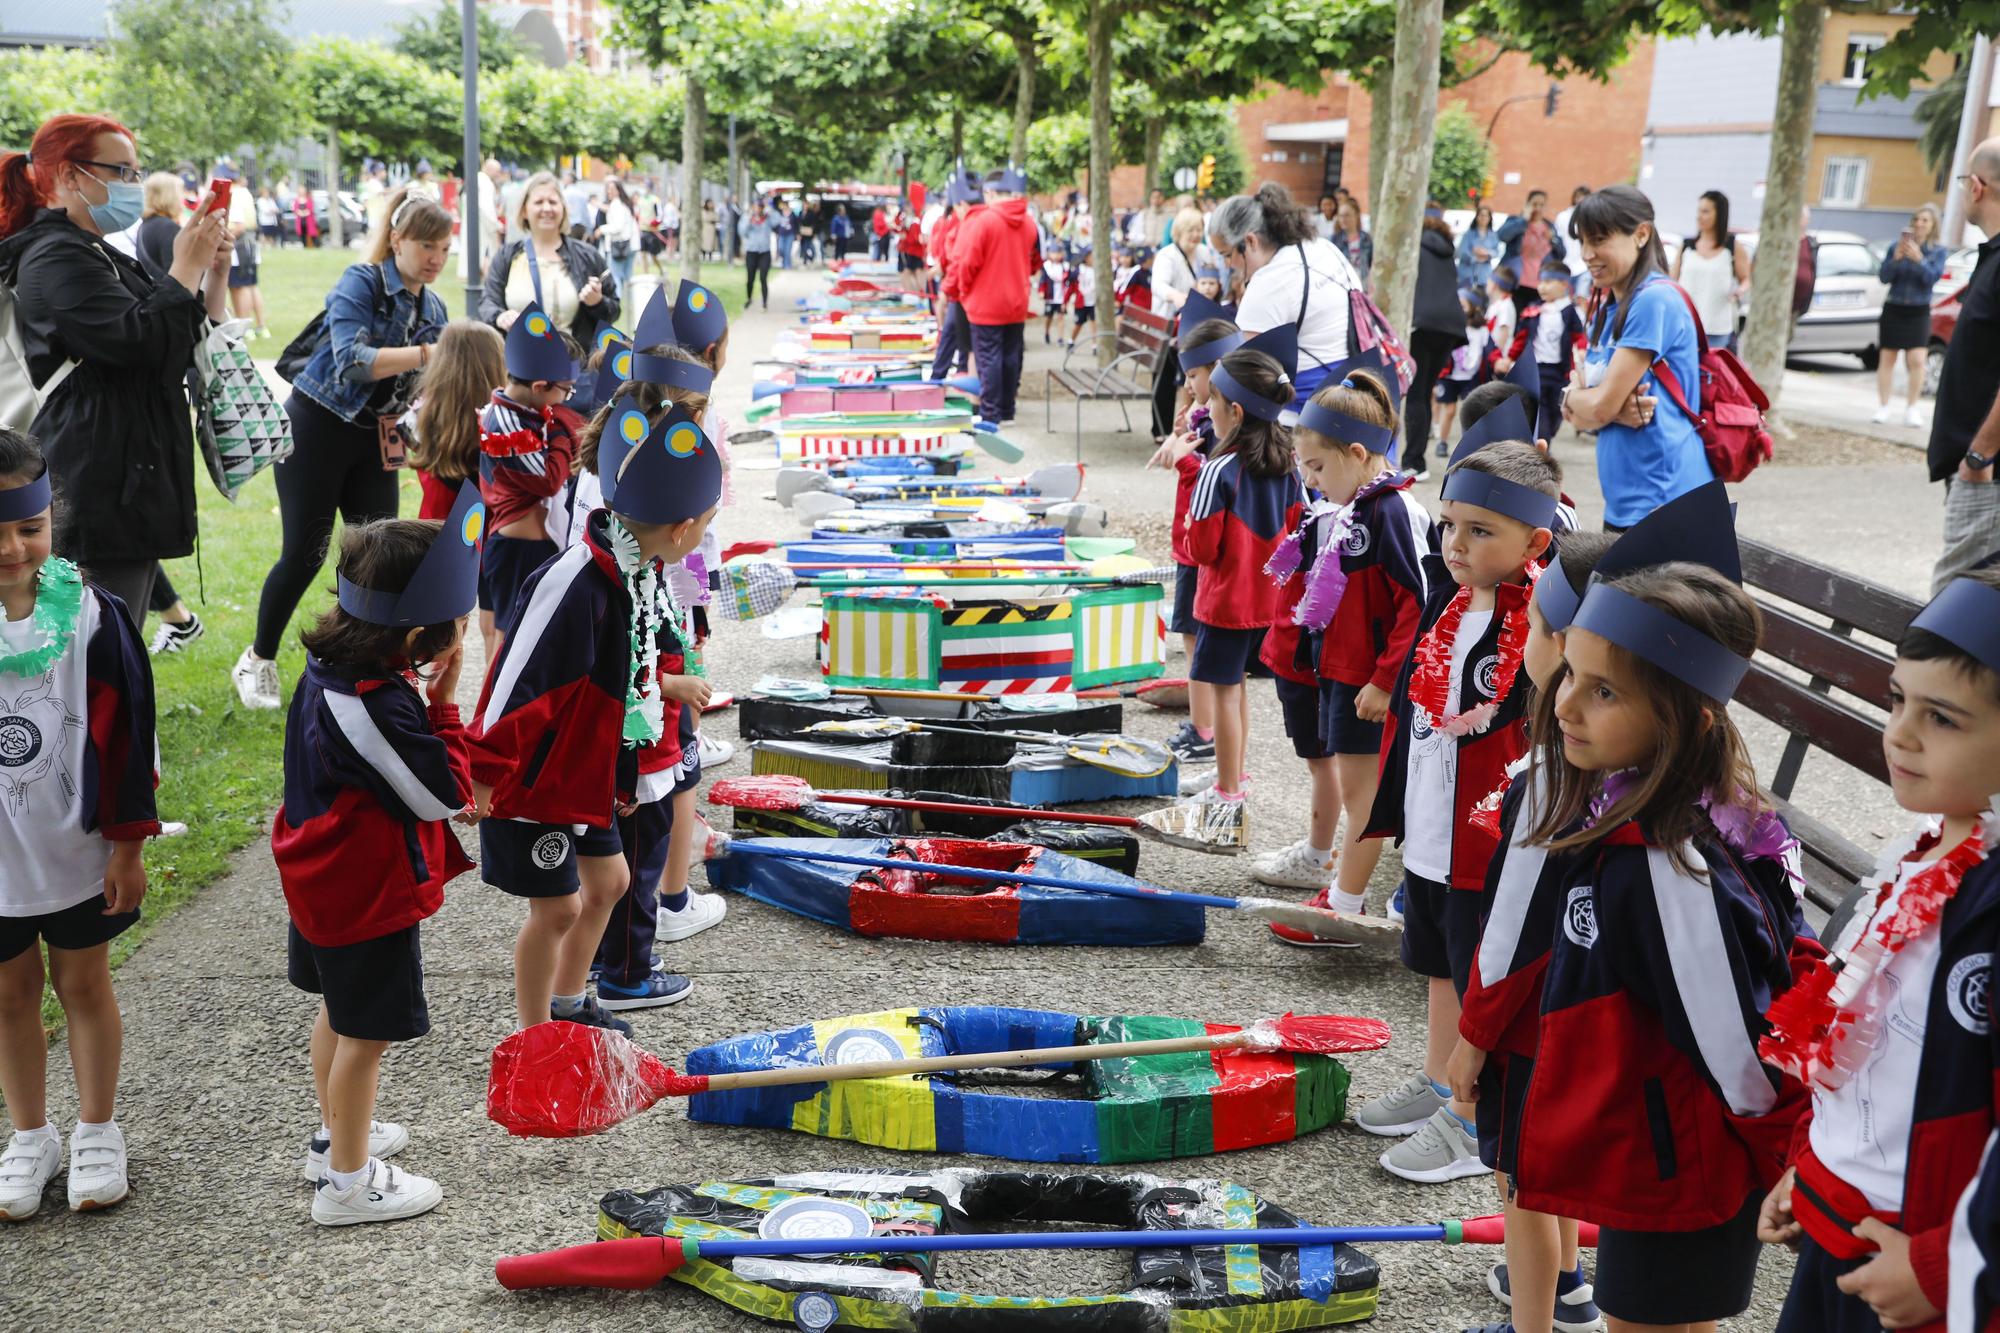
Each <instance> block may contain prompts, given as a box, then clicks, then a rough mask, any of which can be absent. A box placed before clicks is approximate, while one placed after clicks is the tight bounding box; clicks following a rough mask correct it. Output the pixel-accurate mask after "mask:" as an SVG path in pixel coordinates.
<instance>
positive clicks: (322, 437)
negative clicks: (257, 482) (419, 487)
mask: <svg viewBox="0 0 2000 1333" xmlns="http://www.w3.org/2000/svg"><path fill="white" fill-rule="evenodd" d="M285 415H287V416H288V417H290V418H291V419H292V456H291V457H290V458H287V459H286V460H285V461H284V462H282V463H280V464H278V465H277V467H275V468H273V469H272V471H273V472H274V473H275V474H276V475H277V479H278V514H279V517H280V518H281V519H282V520H283V521H284V526H285V537H284V546H283V548H282V549H281V550H280V551H279V553H278V563H277V564H275V565H272V566H271V572H270V573H269V574H267V575H266V576H265V578H264V595H263V596H262V597H261V598H260V599H259V600H258V602H257V639H256V642H255V643H254V644H253V645H252V651H253V652H255V653H256V654H257V656H259V657H261V658H264V659H265V660H267V661H269V660H271V659H273V658H275V657H277V655H278V643H279V641H280V640H281V639H283V638H284V636H285V627H286V626H287V625H289V624H291V623H292V612H294V611H296V610H298V607H299V599H300V598H301V597H303V596H305V592H306V589H307V588H309V587H311V586H312V581H313V580H314V579H315V578H317V577H319V572H320V569H321V567H322V566H324V565H325V564H326V544H327V541H328V540H329V539H330V538H331V537H332V536H333V516H334V512H335V511H336V510H338V511H339V513H340V521H341V522H343V523H348V524H355V523H366V522H368V521H369V520H371V519H377V518H394V517H395V516H396V502H397V495H396V480H397V474H396V473H394V472H391V471H388V470H387V469H385V468H384V467H383V466H382V451H381V446H380V445H378V444H377V443H376V439H375V426H374V424H373V423H372V422H370V423H369V424H367V425H361V426H357V425H354V424H353V423H351V422H347V421H343V420H341V419H340V418H339V417H337V416H335V415H334V414H333V413H331V412H329V411H327V410H326V409H325V408H323V407H321V406H320V405H319V404H318V403H315V402H314V401H312V399H310V398H307V397H305V396H303V395H302V394H298V393H294V394H292V396H291V397H290V398H287V399H286V400H285Z"/></svg>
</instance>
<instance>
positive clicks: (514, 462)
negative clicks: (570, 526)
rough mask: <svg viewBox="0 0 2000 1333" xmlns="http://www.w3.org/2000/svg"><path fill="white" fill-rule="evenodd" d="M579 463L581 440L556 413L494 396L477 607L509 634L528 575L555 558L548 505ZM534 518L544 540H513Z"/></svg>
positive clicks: (484, 445)
mask: <svg viewBox="0 0 2000 1333" xmlns="http://www.w3.org/2000/svg"><path fill="white" fill-rule="evenodd" d="M567 415H568V417H569V419H570V420H576V419H577V418H576V415H575V414H574V413H569V414H567ZM575 457H576V436H575V435H574V434H572V433H571V432H570V430H569V429H568V427H567V422H565V421H564V420H563V419H561V418H559V417H558V416H557V415H556V412H555V410H554V409H552V408H546V407H524V406H522V405H521V404H520V403H517V402H515V401H514V400H513V399H511V398H509V397H508V396H507V394H506V392H505V391H504V390H500V389H495V390H494V391H493V401H492V402H490V403H488V404H487V405H486V406H485V408H484V409H482V410H481V412H480V414H479V498H480V500H481V501H483V502H484V503H485V505H486V541H485V544H484V545H483V546H482V547H481V548H480V552H479V605H480V608H481V609H482V610H487V611H491V612H492V613H493V623H494V624H495V625H496V626H497V627H498V628H499V629H500V630H501V631H502V632H503V633H507V632H511V631H512V629H513V613H514V609H515V602H516V600H517V599H518V598H519V596H520V593H521V588H522V586H523V585H524V584H525V583H526V582H527V579H528V575H530V574H532V573H534V571H535V570H536V569H538V568H540V567H541V565H542V563H543V562H544V561H546V560H548V559H549V558H550V557H551V556H553V555H554V554H555V553H556V544H555V543H554V542H553V541H551V540H549V537H548V514H547V511H546V506H547V504H548V502H549V499H550V497H551V496H554V495H556V494H558V493H560V492H561V491H562V489H563V486H564V484H565V483H566V482H568V480H569V474H570V468H571V466H572V464H573V462H574V460H575ZM530 516H533V517H534V518H535V520H536V524H535V526H536V527H537V528H539V529H541V532H542V535H541V536H539V537H537V536H533V535H529V536H509V535H508V534H507V531H506V529H508V528H509V527H512V526H513V525H514V524H516V523H518V522H520V521H521V520H522V519H524V518H528V517H530Z"/></svg>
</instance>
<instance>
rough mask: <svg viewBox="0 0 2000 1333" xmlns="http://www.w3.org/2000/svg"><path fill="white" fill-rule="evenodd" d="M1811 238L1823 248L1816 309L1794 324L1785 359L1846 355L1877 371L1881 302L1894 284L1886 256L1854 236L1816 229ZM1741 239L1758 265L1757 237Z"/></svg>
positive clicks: (1815, 290)
mask: <svg viewBox="0 0 2000 1333" xmlns="http://www.w3.org/2000/svg"><path fill="white" fill-rule="evenodd" d="M1808 234H1809V235H1810V236H1811V237H1812V238H1813V239H1814V240H1815V241H1816V242H1818V248H1817V250H1816V252H1815V253H1817V255H1818V256H1819V259H1818V264H1819V268H1818V272H1817V273H1816V274H1815V276H1814V279H1813V295H1812V305H1811V306H1810V307H1808V308H1807V310H1806V312H1805V313H1804V314H1803V315H1800V316H1799V317H1798V319H1797V320H1796V321H1795V322H1794V323H1793V325H1792V341H1791V343H1790V345H1789V346H1788V347H1787V348H1786V354H1787V355H1791V356H1820V355H1826V354H1829V353H1841V354H1844V355H1848V356H1854V357H1858V358H1860V361H1861V364H1862V365H1864V366H1866V367H1867V368H1868V369H1870V370H1873V369H1874V368H1875V363H1876V361H1877V360H1879V359H1880V354H1881V349H1880V348H1879V347H1877V346H1876V343H1875V339H1876V338H1877V337H1878V336H1879V334H1880V331H1881V325H1882V302H1883V300H1884V299H1885V298H1886V297H1887V296H1888V295H1889V284H1888V283H1886V282H1883V281H1882V279H1881V277H1880V274H1881V271H1882V254H1881V252H1880V251H1879V250H1877V249H1876V248H1875V247H1874V246H1872V245H1870V244H1869V243H1868V241H1867V239H1866V238H1865V237H1862V236H1859V235H1857V234H1855V233H1854V232H1851V231H1820V230H1818V229H1814V230H1813V231H1811V232H1809V233H1808ZM1739 239H1741V240H1743V241H1745V242H1747V243H1748V244H1749V246H1750V253H1751V257H1752V258H1753V259H1754V258H1755V257H1756V253H1757V250H1756V247H1757V234H1756V233H1755V232H1746V233H1744V234H1743V235H1742V236H1741V237H1740V238H1739Z"/></svg>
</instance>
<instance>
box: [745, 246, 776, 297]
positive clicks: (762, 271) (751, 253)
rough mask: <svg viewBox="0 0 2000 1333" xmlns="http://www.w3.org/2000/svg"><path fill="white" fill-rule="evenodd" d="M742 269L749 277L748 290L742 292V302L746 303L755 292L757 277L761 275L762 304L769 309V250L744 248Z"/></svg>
mask: <svg viewBox="0 0 2000 1333" xmlns="http://www.w3.org/2000/svg"><path fill="white" fill-rule="evenodd" d="M743 271H744V273H746V274H747V275H749V279H750V286H749V290H747V291H745V292H744V293H743V303H744V304H745V305H748V304H749V303H750V298H751V297H753V296H755V295H756V294H757V279H758V277H759V276H760V275H761V276H762V277H763V279H764V306H765V308H766V309H769V308H770V305H771V252H770V251H769V250H745V251H744V252H743Z"/></svg>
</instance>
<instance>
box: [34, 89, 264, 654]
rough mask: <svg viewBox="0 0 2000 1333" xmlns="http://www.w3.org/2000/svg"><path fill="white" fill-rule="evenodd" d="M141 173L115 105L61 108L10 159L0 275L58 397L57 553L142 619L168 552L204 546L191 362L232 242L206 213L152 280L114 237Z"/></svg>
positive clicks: (42, 378) (54, 439)
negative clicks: (63, 111)
mask: <svg viewBox="0 0 2000 1333" xmlns="http://www.w3.org/2000/svg"><path fill="white" fill-rule="evenodd" d="M31 158H32V163H31V162H30V159H31ZM143 179H144V173H142V172H141V171H140V170H139V153H138V150H137V149H136V148H135V147H134V146H133V142H132V132H131V131H130V130H128V129H126V128H125V127H124V126H123V125H120V124H119V123H118V122H117V121H115V120H110V119H107V118H106V117H103V116H77V115H61V116H53V117H51V118H50V119H49V120H48V121H47V122H45V123H44V124H43V125H42V127H41V128H40V129H38V130H37V131H35V137H34V140H33V141H32V143H31V144H30V145H29V151H28V153H27V154H26V155H23V154H21V153H9V154H7V155H6V156H5V157H0V237H4V238H5V240H4V241H0V282H4V283H6V284H8V285H9V286H11V287H12V288H13V289H14V304H15V312H16V315H17V317H18V319H19V323H20V330H21V340H22V344H23V346H24V348H25V350H26V352H27V362H28V373H29V375H30V376H32V377H33V379H34V381H35V383H36V384H37V385H39V386H40V387H41V390H42V391H43V392H44V393H45V394H46V398H45V399H44V400H43V402H42V404H41V410H40V411H39V412H37V413H36V414H35V419H34V422H33V423H32V424H31V425H30V427H29V433H30V434H32V435H33V436H34V437H35V438H36V439H38V440H39V441H40V442H41V446H42V450H43V452H44V453H45V454H46V455H47V456H48V461H49V471H50V473H51V474H52V476H53V481H54V485H55V488H56V493H57V494H58V495H59V496H60V497H61V498H62V501H63V503H62V504H61V505H60V506H59V508H58V510H57V513H58V518H59V521H58V523H57V525H56V534H55V539H56V550H57V552H58V553H60V554H61V555H63V556H66V557H68V558H69V559H71V560H74V561H76V562H77V563H78V564H81V565H84V566H87V567H88V568H89V570H90V576H91V581H92V582H94V583H96V584H97V585H98V586H100V587H102V588H104V589H105V590H106V591H108V592H111V593H114V594H116V595H117V596H118V597H119V598H120V599H121V600H122V601H123V602H124V603H125V610H126V612H127V613H128V614H129V615H130V616H131V617H132V620H133V623H134V624H135V625H136V624H138V622H139V621H140V620H141V619H143V618H144V616H145V614H146V606H147V603H148V602H149V601H150V600H151V596H152V589H153V582H154V577H155V574H156V572H157V571H158V569H159V562H160V561H162V560H170V559H173V558H175V557H178V556H184V555H188V554H190V553H191V552H193V550H194V542H195V511H194V430H193V427H192V425H191V424H190V419H189V416H188V399H187V387H186V380H187V372H188V369H189V368H190V367H191V366H192V365H193V364H194V349H195V344H196V343H197V342H199V341H200V339H201V338H202V337H203V335H204V334H205V333H206V331H207V321H208V320H210V319H214V320H221V319H226V318H228V313H229V312H228V305H227V301H228V287H227V285H226V281H227V278H228V274H229V256H230V251H231V241H232V240H233V239H234V238H233V237H231V236H230V234H229V224H228V221H227V220H226V219H225V218H224V217H223V216H222V214H220V213H218V212H215V211H214V210H210V209H204V210H203V211H201V212H200V213H198V214H196V215H195V218H194V220H193V221H192V222H190V223H189V224H188V225H187V226H185V227H182V228H180V229H179V230H177V231H176V232H175V234H174V237H173V244H172V247H171V249H170V250H169V252H168V264H167V269H166V273H165V275H164V276H163V277H161V278H160V279H158V280H157V281H156V280H155V279H153V278H152V277H149V276H148V275H147V273H146V270H145V268H144V267H143V266H142V265H141V264H140V263H139V262H138V261H137V260H135V259H129V258H127V257H126V256H124V255H122V254H120V253H118V251H116V250H115V249H113V248H112V247H111V246H109V245H106V244H104V243H103V238H104V237H105V236H107V235H110V234H112V233H114V232H120V231H123V230H125V229H126V228H127V227H129V226H131V225H132V224H133V223H134V222H137V221H138V220H139V213H140V211H141V210H142V209H143V208H144V206H145V204H144V191H143V190H142V188H141V186H140V181H142V180H143Z"/></svg>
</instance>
